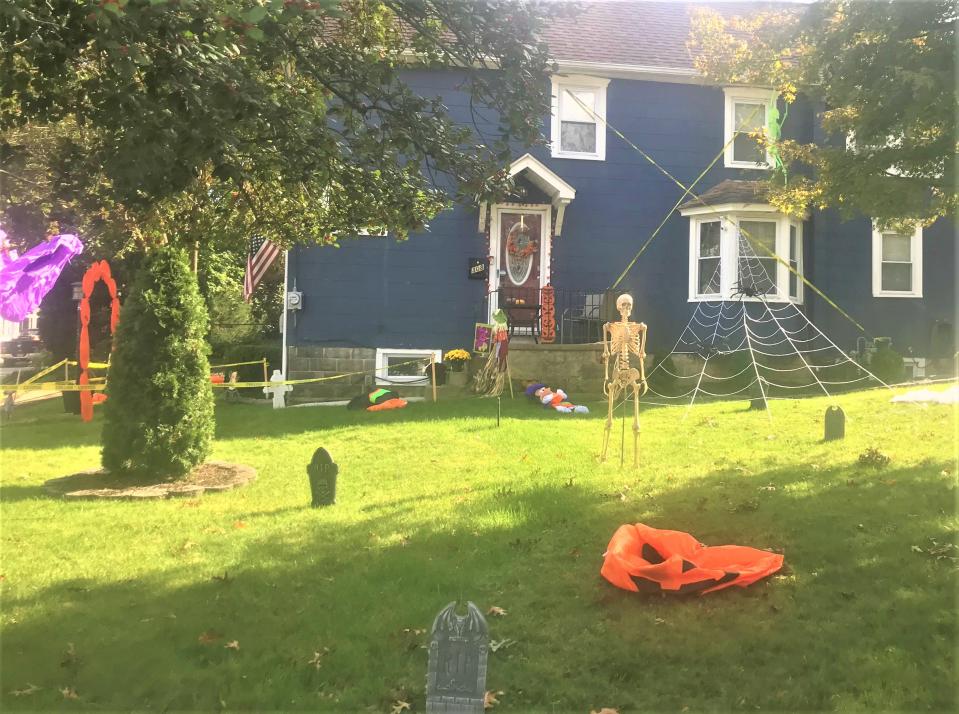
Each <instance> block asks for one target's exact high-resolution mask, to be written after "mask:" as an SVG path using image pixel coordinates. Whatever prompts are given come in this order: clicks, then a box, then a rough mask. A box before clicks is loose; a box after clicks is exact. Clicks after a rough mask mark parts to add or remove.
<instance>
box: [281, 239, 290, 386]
mask: <svg viewBox="0 0 959 714" xmlns="http://www.w3.org/2000/svg"><path fill="white" fill-rule="evenodd" d="M289 276H290V251H288V250H284V251H283V329H282V332H283V359H282V362H283V365H282V366H283V379H286V317H287V315H288V314H289V312H290V311H289V310H288V309H287V305H286V294H287V292H288V291H289V284H290V283H289Z"/></svg>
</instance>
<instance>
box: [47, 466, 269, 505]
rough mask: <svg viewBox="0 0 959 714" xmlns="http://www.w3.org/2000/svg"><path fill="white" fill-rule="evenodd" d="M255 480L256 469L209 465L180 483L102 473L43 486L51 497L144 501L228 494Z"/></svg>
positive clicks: (50, 482)
mask: <svg viewBox="0 0 959 714" xmlns="http://www.w3.org/2000/svg"><path fill="white" fill-rule="evenodd" d="M255 478H256V469H254V468H253V467H252V466H246V465H245V464H231V463H229V462H226V461H208V462H206V463H205V464H200V465H199V466H197V467H196V468H195V469H193V470H192V471H191V472H190V473H189V474H187V475H186V476H184V477H183V478H179V479H175V480H173V479H171V480H167V481H150V482H145V481H142V480H137V479H135V478H131V477H130V476H118V475H116V474H112V473H108V472H107V471H103V470H102V469H100V470H97V471H83V472H81V473H77V474H72V475H70V476H63V477H61V478H55V479H51V480H49V481H47V482H46V483H44V484H43V486H44V488H45V489H46V490H47V492H49V493H50V494H52V495H54V496H59V497H62V498H68V499H81V498H105V499H141V498H172V497H175V496H199V495H200V494H201V493H204V492H217V491H229V490H231V489H234V488H239V487H240V486H245V485H246V484H248V483H250V481H252V480H253V479H255Z"/></svg>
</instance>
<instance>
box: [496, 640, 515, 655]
mask: <svg viewBox="0 0 959 714" xmlns="http://www.w3.org/2000/svg"><path fill="white" fill-rule="evenodd" d="M515 644H516V640H510V639H505V640H490V643H489V648H490V652H496V651H497V650H505V649H506V648H507V647H512V646H513V645H515Z"/></svg>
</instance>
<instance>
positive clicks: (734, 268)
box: [683, 205, 803, 303]
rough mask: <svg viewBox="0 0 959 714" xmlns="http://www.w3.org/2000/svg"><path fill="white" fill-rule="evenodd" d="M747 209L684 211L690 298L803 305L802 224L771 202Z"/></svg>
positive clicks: (692, 299) (691, 299)
mask: <svg viewBox="0 0 959 714" xmlns="http://www.w3.org/2000/svg"><path fill="white" fill-rule="evenodd" d="M749 208H750V209H751V210H747V211H742V210H740V211H737V210H735V208H731V209H729V210H719V209H690V210H688V211H683V215H687V216H689V217H690V245H689V251H690V252H689V255H690V266H689V299H690V301H697V300H731V299H735V300H738V299H740V298H741V297H742V298H743V299H746V300H759V299H764V300H767V301H771V302H786V301H790V302H795V303H802V300H803V290H802V280H801V279H800V278H799V277H798V275H801V274H802V222H801V221H799V220H796V219H791V218H789V217H787V216H784V215H782V214H780V213H778V212H776V211H775V210H774V209H772V207H770V206H765V205H753V206H750V207H749ZM780 259H781V260H780ZM744 292H747V293H758V294H759V296H761V297H759V296H757V297H748V296H747V297H743V293H744Z"/></svg>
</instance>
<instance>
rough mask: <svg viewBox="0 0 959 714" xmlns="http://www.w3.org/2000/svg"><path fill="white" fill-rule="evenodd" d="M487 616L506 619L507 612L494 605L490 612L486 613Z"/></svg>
mask: <svg viewBox="0 0 959 714" xmlns="http://www.w3.org/2000/svg"><path fill="white" fill-rule="evenodd" d="M486 614H487V615H495V616H496V617H504V616H505V615H506V610H504V609H503V608H501V607H496V605H493V606H492V607H491V608H490V609H489V610H487V611H486Z"/></svg>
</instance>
